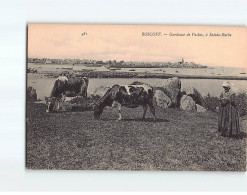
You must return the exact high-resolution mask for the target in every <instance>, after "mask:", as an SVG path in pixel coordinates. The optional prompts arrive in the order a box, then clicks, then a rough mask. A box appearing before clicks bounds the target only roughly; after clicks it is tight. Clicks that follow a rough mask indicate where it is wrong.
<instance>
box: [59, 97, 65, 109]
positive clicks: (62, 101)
mask: <svg viewBox="0 0 247 195" xmlns="http://www.w3.org/2000/svg"><path fill="white" fill-rule="evenodd" d="M64 101H65V95H64V94H62V98H61V100H60V107H61V110H62V111H65V109H64V105H63V103H64Z"/></svg>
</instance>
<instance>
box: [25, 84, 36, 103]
mask: <svg viewBox="0 0 247 195" xmlns="http://www.w3.org/2000/svg"><path fill="white" fill-rule="evenodd" d="M27 101H37V93H36V89H34V88H33V87H28V88H27Z"/></svg>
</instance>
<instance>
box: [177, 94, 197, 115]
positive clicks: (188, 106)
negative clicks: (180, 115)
mask: <svg viewBox="0 0 247 195" xmlns="http://www.w3.org/2000/svg"><path fill="white" fill-rule="evenodd" d="M180 109H181V110H185V111H196V103H195V101H194V100H193V99H192V97H190V96H188V95H184V96H183V97H182V98H181V100H180Z"/></svg>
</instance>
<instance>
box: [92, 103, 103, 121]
mask: <svg viewBox="0 0 247 195" xmlns="http://www.w3.org/2000/svg"><path fill="white" fill-rule="evenodd" d="M93 110H94V118H95V119H100V116H101V114H102V113H103V108H102V107H101V106H99V105H98V104H95V105H94V107H93Z"/></svg>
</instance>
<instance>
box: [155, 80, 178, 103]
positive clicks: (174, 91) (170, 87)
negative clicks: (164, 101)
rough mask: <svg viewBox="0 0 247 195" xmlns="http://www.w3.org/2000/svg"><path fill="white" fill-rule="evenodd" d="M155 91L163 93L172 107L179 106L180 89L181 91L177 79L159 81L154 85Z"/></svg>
mask: <svg viewBox="0 0 247 195" xmlns="http://www.w3.org/2000/svg"><path fill="white" fill-rule="evenodd" d="M155 87H156V89H157V90H161V91H163V92H164V93H165V94H166V95H167V96H168V97H169V98H170V99H171V102H172V105H171V106H172V107H178V106H179V99H180V89H181V81H180V80H179V78H177V77H173V78H169V79H167V80H164V81H162V82H161V81H159V82H158V83H156V85H155Z"/></svg>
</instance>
